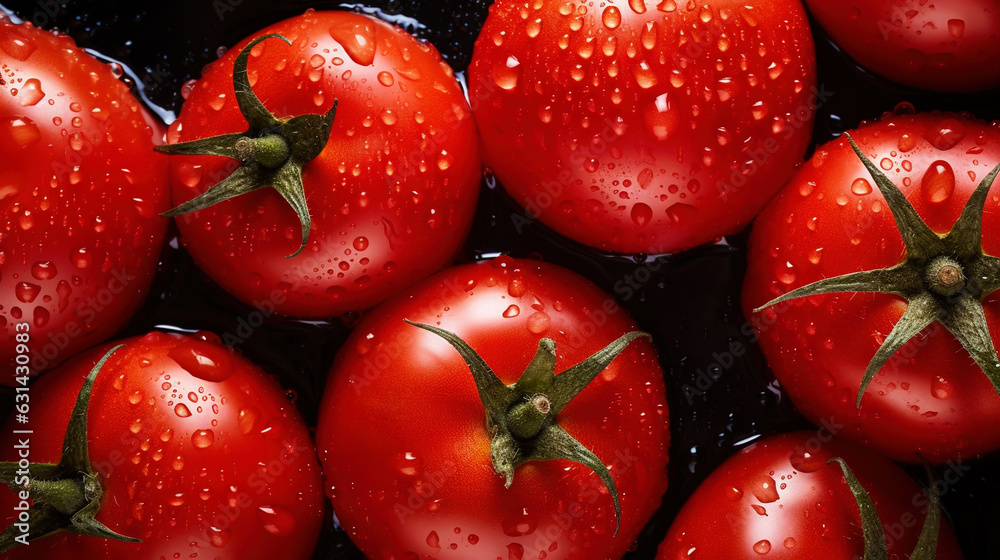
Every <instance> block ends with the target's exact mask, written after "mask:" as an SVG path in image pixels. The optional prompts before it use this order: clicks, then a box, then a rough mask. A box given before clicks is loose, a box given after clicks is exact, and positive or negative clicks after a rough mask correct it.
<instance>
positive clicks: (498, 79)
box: [493, 55, 521, 90]
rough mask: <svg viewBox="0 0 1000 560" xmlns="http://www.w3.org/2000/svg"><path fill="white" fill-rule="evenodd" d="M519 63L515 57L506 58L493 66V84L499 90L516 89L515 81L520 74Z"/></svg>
mask: <svg viewBox="0 0 1000 560" xmlns="http://www.w3.org/2000/svg"><path fill="white" fill-rule="evenodd" d="M520 66H521V62H520V61H518V60H517V57H516V56H513V55H511V56H508V57H507V60H503V61H500V62H497V63H496V64H494V65H493V82H494V83H496V85H497V86H498V87H500V88H501V89H506V90H512V89H514V88H515V87H517V79H518V78H519V77H520V74H521V68H520Z"/></svg>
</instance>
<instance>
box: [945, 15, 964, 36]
mask: <svg viewBox="0 0 1000 560" xmlns="http://www.w3.org/2000/svg"><path fill="white" fill-rule="evenodd" d="M948 33H949V34H951V36H952V37H954V38H956V39H961V38H962V35H965V20H961V19H949V20H948Z"/></svg>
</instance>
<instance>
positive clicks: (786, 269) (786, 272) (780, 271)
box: [774, 261, 796, 285]
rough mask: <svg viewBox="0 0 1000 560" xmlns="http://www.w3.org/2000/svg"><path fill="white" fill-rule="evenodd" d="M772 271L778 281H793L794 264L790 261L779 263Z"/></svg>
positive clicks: (785, 282) (789, 282) (787, 282)
mask: <svg viewBox="0 0 1000 560" xmlns="http://www.w3.org/2000/svg"><path fill="white" fill-rule="evenodd" d="M774 273H775V274H776V275H777V277H778V281H779V282H781V283H782V284H786V285H787V284H791V283H792V282H795V277H796V276H795V265H793V264H792V263H791V261H785V262H784V263H783V264H779V265H778V266H777V267H776V268H775V270H774Z"/></svg>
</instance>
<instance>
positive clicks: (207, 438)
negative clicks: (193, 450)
mask: <svg viewBox="0 0 1000 560" xmlns="http://www.w3.org/2000/svg"><path fill="white" fill-rule="evenodd" d="M191 443H193V444H194V446H195V447H197V448H198V449H205V448H206V447H211V446H212V444H213V443H215V432H213V431H212V430H198V431H196V432H195V433H193V434H191Z"/></svg>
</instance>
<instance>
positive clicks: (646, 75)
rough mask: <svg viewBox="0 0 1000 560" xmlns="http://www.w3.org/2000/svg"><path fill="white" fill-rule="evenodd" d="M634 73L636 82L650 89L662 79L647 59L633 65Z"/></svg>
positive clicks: (643, 87)
mask: <svg viewBox="0 0 1000 560" xmlns="http://www.w3.org/2000/svg"><path fill="white" fill-rule="evenodd" d="M632 75H633V76H635V83H637V84H639V87H641V88H642V89H649V88H651V87H653V86H655V85H656V84H657V82H659V81H660V80H659V78H657V76H656V74H655V73H654V72H653V70H652V69H651V68H650V67H649V63H648V62H646V61H645V60H643V61H642V62H640V63H639V64H636V65H634V66H633V67H632Z"/></svg>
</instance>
